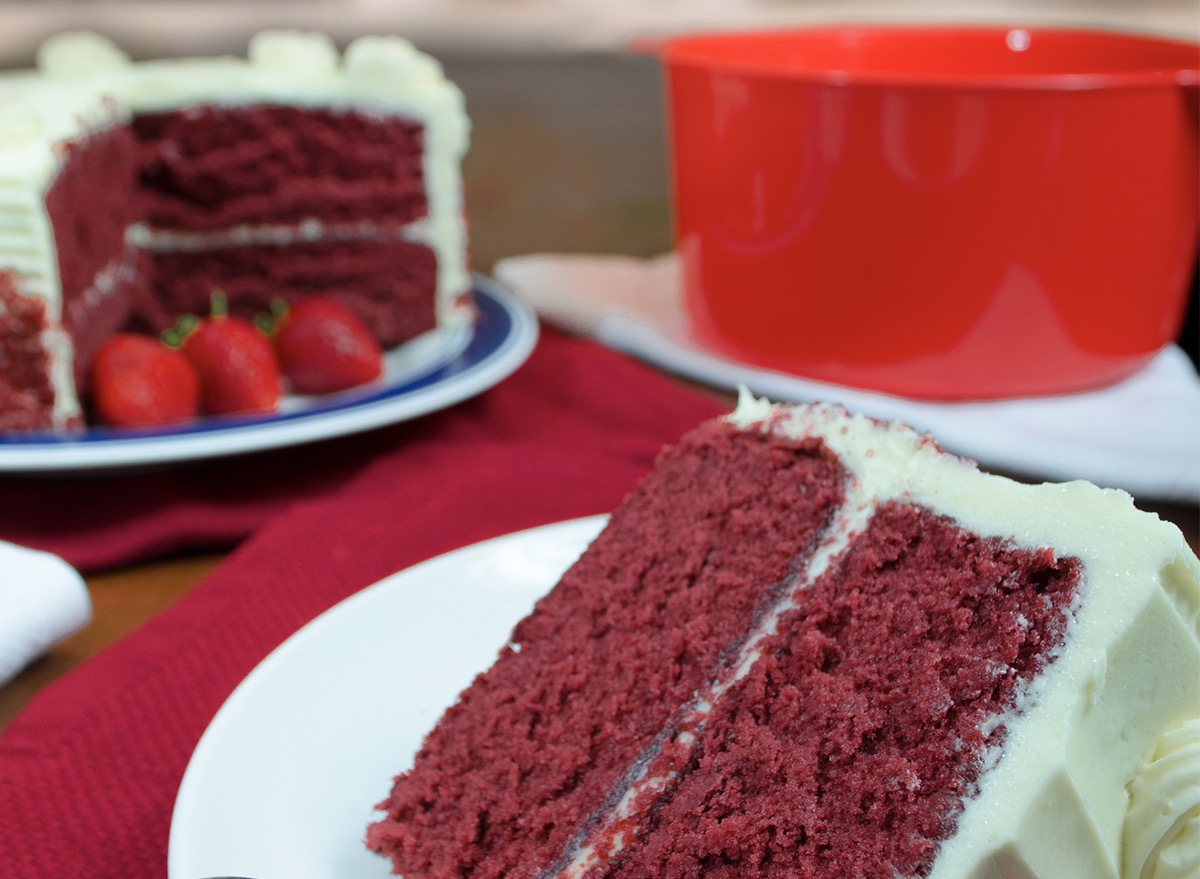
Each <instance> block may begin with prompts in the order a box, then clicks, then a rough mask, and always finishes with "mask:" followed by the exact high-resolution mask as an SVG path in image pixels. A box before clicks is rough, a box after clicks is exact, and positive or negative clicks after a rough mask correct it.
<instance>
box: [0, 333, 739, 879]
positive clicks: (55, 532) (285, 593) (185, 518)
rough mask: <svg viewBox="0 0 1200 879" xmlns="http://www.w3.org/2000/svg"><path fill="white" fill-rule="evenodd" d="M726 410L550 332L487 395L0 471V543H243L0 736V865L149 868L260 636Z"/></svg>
mask: <svg viewBox="0 0 1200 879" xmlns="http://www.w3.org/2000/svg"><path fill="white" fill-rule="evenodd" d="M723 408H724V407H723V406H722V405H721V404H719V403H718V402H716V401H714V400H712V399H709V398H707V397H704V396H700V395H698V394H695V393H692V392H690V391H687V390H685V389H683V388H681V387H680V386H679V385H677V384H675V383H673V382H671V381H669V380H667V379H665V378H663V377H662V376H660V375H658V374H656V373H653V372H651V371H650V370H648V369H646V368H644V367H642V366H639V365H637V364H635V363H633V362H632V361H629V360H626V359H624V358H622V357H620V356H619V355H616V354H613V353H611V352H608V351H606V350H603V349H600V348H598V347H596V346H594V345H592V344H590V343H586V342H579V341H575V340H570V339H567V338H564V337H561V336H557V335H554V334H550V333H548V334H545V335H544V336H543V338H542V340H541V342H539V345H538V348H537V350H536V351H535V353H534V355H533V357H532V358H531V360H530V362H529V363H528V364H526V365H525V366H524V367H522V368H521V369H520V370H519V371H518V372H517V374H516V375H515V376H513V377H512V378H510V379H509V380H507V381H505V382H504V383H502V384H501V385H500V386H498V387H497V388H494V389H493V390H491V391H489V392H487V393H486V394H484V395H482V396H481V397H479V398H476V399H475V400H472V401H469V402H467V403H464V404H462V405H459V406H457V407H455V408H453V409H451V410H448V411H446V412H443V413H439V414H437V415H433V416H428V417H426V418H423V419H420V420H418V421H415V422H412V423H410V424H407V425H399V426H397V427H395V428H390V429H387V430H382V431H376V432H374V433H373V434H371V435H369V436H366V437H360V438H358V439H354V440H343V441H339V442H333V443H323V444H321V445H319V446H314V447H311V448H307V449H298V450H292V451H290V452H281V453H272V454H269V455H261V456H255V457H253V458H250V459H246V460H239V461H231V462H224V463H214V464H210V465H205V466H203V467H198V468H194V469H190V470H186V471H172V472H164V473H158V474H147V475H144V476H139V477H113V478H105V479H92V480H61V481H42V482H35V481H32V480H6V481H5V482H4V483H3V484H2V485H0V497H4V498H5V501H6V502H5V510H4V511H3V512H2V513H0V536H2V537H5V538H7V539H15V540H17V541H19V542H24V543H26V544H32V545H37V546H42V547H45V548H48V549H51V550H53V551H55V552H59V553H61V554H62V555H64V556H65V557H67V558H68V559H70V560H72V561H74V562H76V563H77V564H80V565H83V566H85V567H91V566H102V565H108V564H115V563H117V562H120V561H128V560H131V559H134V558H140V557H144V556H146V555H150V554H156V553H162V552H166V551H168V550H171V549H178V548H182V547H196V546H219V545H225V544H228V543H229V542H231V541H235V540H238V539H239V538H242V537H244V536H245V535H247V534H249V535H250V536H249V537H248V539H245V540H244V542H242V543H241V545H240V546H238V548H237V549H236V550H235V551H234V552H233V554H232V555H231V556H230V557H229V559H228V560H227V561H225V562H224V563H223V564H222V565H221V566H220V567H219V568H217V570H216V571H215V572H214V573H213V574H212V575H211V576H210V577H209V578H208V579H206V580H205V581H204V582H203V583H201V584H200V585H199V586H197V587H196V588H195V589H194V590H193V591H192V592H190V593H189V594H188V595H187V596H186V597H185V598H184V599H183V600H182V601H181V602H180V603H178V604H177V605H176V606H174V607H173V608H171V609H170V610H168V611H166V612H165V613H163V614H162V615H160V616H159V617H157V618H155V619H154V620H152V621H151V622H150V623H149V624H147V625H146V626H145V627H143V628H142V629H141V630H139V631H138V632H136V633H134V634H133V635H131V636H129V637H127V638H126V639H124V640H123V641H121V642H119V643H118V644H117V645H115V646H114V647H112V648H110V649H109V650H107V651H105V652H104V653H102V654H101V655H100V656H98V657H96V658H95V659H93V660H91V661H90V662H88V663H86V664H85V665H83V666H82V667H80V668H79V669H77V670H76V671H74V672H72V673H71V674H69V675H67V676H66V677H65V678H63V679H62V680H61V681H59V682H58V683H56V684H55V685H52V686H51V687H49V688H47V689H46V690H44V691H43V692H42V693H40V694H39V696H38V697H37V698H36V699H35V700H34V701H33V702H31V703H30V705H29V706H28V707H27V708H26V709H25V711H24V712H23V713H22V714H21V715H20V716H19V717H18V718H17V719H16V721H14V722H13V724H12V725H11V726H10V727H9V729H8V730H7V731H6V733H5V734H4V736H3V737H0V876H6V877H7V876H12V877H21V879H36V877H43V876H44V877H55V879H58V877H64V876H72V877H73V876H88V877H120V879H142V877H156V879H161V877H163V876H165V875H166V852H167V839H168V830H169V824H170V815H171V809H172V806H173V803H174V797H175V791H176V788H177V787H178V784H179V781H180V779H181V777H182V775H183V771H184V769H185V767H186V765H187V761H188V758H189V756H190V754H191V751H192V748H193V747H194V746H195V744H196V741H197V740H198V739H199V737H200V735H201V733H202V732H203V731H204V728H205V726H206V725H207V723H208V721H209V720H210V719H211V717H212V715H213V714H214V713H215V712H216V710H217V709H218V708H219V707H220V705H221V703H222V702H223V701H224V700H225V698H226V697H227V696H228V695H229V693H230V692H231V691H232V690H233V688H234V687H235V686H236V685H237V684H238V682H239V681H240V680H241V679H242V678H243V677H244V676H245V675H246V674H247V673H249V672H250V670H251V669H252V668H253V667H254V666H255V665H256V664H257V663H258V662H259V661H260V660H261V659H262V658H263V657H264V656H266V654H267V653H269V652H270V651H271V650H272V649H273V648H274V647H275V646H277V645H278V644H279V643H280V642H282V641H283V640H284V639H285V638H287V637H288V636H289V635H290V634H291V633H292V632H294V631H295V630H296V629H298V628H299V627H300V626H301V625H303V624H304V623H305V622H307V621H308V620H310V619H312V618H313V617H314V616H316V615H317V614H319V613H321V612H322V611H324V610H326V609H327V608H328V607H330V606H331V605H333V604H334V603H336V602H338V601H340V600H341V599H343V598H345V597H347V596H348V595H350V594H351V593H353V592H355V591H357V590H358V589H361V588H363V587H365V586H367V585H369V584H371V583H373V582H375V581H376V580H379V579H381V578H382V577H385V576H387V575H388V574H391V573H392V572H394V571H396V570H399V569H401V568H404V567H406V566H408V565H411V564H413V563H415V562H418V561H421V560H423V559H426V558H429V557H431V556H433V555H436V554H438V553H441V552H445V551H447V550H450V549H454V548H456V547H459V546H464V545H466V544H469V543H472V542H475V541H478V540H482V539H485V538H489V537H494V536H497V535H500V534H504V533H507V532H510V531H514V530H518V529H521V528H527V527H532V526H534V525H539V524H545V523H548V522H553V521H557V520H561V519H567V518H572V517H575V516H582V515H587V514H592V513H597V512H606V511H608V510H611V509H612V508H613V507H614V506H616V505H617V504H618V503H619V502H620V500H621V498H622V497H623V496H624V495H625V493H626V492H628V490H629V489H630V488H632V487H633V485H634V483H635V482H636V481H637V480H638V479H639V478H640V477H641V476H642V475H643V474H644V473H645V472H646V471H647V470H648V469H649V467H650V465H651V463H652V460H653V458H654V456H655V455H656V454H657V453H658V451H659V450H660V449H661V447H662V446H663V445H664V444H665V443H669V442H672V441H674V440H675V439H677V438H678V437H679V436H680V435H681V434H682V433H683V432H684V431H686V430H687V429H689V428H691V427H692V426H694V425H695V424H697V423H699V422H700V421H701V420H703V419H705V418H708V417H711V416H713V415H715V414H718V413H719V412H720V411H722V410H723ZM9 498H18V499H19V500H16V501H14V503H19V504H32V512H31V513H30V515H29V517H28V518H24V517H22V516H21V515H17V514H15V513H14V512H13V509H12V508H11V507H9V506H8V500H9ZM56 508H58V515H57V516H56V515H55V511H56Z"/></svg>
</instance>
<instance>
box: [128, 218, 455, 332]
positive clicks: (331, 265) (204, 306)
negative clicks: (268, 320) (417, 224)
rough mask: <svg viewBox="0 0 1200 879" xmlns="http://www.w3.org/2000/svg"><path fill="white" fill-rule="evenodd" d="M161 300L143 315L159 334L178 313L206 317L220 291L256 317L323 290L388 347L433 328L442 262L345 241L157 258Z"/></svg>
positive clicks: (396, 247) (387, 246)
mask: <svg viewBox="0 0 1200 879" xmlns="http://www.w3.org/2000/svg"><path fill="white" fill-rule="evenodd" d="M151 259H152V261H153V269H152V270H151V276H152V277H153V279H154V297H153V302H154V303H156V304H155V305H154V306H152V308H151V309H149V310H147V311H145V312H144V313H143V315H142V321H141V323H142V324H144V325H145V327H146V328H148V329H150V330H152V331H154V332H159V331H161V330H164V329H166V328H167V327H169V326H171V324H173V323H174V322H175V318H176V317H177V316H178V315H180V314H207V313H208V310H209V301H210V299H211V298H212V293H213V291H214V290H220V291H221V292H222V293H223V294H224V295H225V298H226V300H227V301H228V303H229V310H230V313H231V314H235V315H238V316H239V317H245V318H248V319H251V318H253V317H254V315H256V314H266V313H269V312H270V311H271V304H272V302H273V301H275V300H276V299H278V300H282V301H283V302H286V303H291V302H295V301H297V300H299V299H302V298H303V297H305V296H309V295H312V294H314V293H319V294H321V295H323V296H330V297H332V298H334V299H337V300H338V301H340V302H341V303H342V304H343V305H345V306H346V307H347V308H349V309H350V310H351V311H353V312H354V313H355V314H356V315H357V316H358V317H359V318H360V319H361V320H362V321H363V322H364V323H366V324H367V326H369V327H371V329H372V332H373V333H374V334H375V336H376V338H377V339H378V341H379V342H380V344H382V345H383V346H384V347H385V348H386V347H391V346H393V345H397V344H399V343H401V342H404V341H407V340H408V339H411V338H413V337H414V336H417V335H419V334H421V333H423V332H425V331H426V330H430V329H432V328H433V327H434V326H435V324H436V321H437V316H436V314H435V313H434V299H433V290H434V287H435V285H436V284H437V258H436V256H435V255H434V253H433V251H431V250H430V249H429V248H428V247H425V246H424V245H421V244H415V243H413V242H409V241H401V240H399V239H395V240H390V241H387V240H384V241H344V242H321V243H312V244H293V245H289V246H287V247H270V246H265V247H228V248H222V249H219V250H209V251H200V252H194V253H193V252H186V251H176V252H166V253H156V254H154V255H153V256H152V257H151Z"/></svg>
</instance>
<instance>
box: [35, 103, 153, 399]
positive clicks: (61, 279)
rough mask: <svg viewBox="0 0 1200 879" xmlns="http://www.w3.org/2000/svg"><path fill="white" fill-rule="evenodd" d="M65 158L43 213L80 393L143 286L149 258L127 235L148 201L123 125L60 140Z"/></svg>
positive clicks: (48, 193) (130, 135)
mask: <svg viewBox="0 0 1200 879" xmlns="http://www.w3.org/2000/svg"><path fill="white" fill-rule="evenodd" d="M62 157H63V163H62V169H61V170H60V171H59V173H58V174H57V175H56V176H55V178H54V182H53V183H52V184H51V186H50V188H49V189H48V190H47V192H46V213H47V214H48V216H49V218H50V224H51V228H52V230H53V234H54V244H55V249H56V251H57V253H58V284H59V290H60V295H61V297H62V302H61V313H60V315H59V322H60V325H61V329H62V331H63V332H64V333H65V334H66V336H67V337H68V338H70V339H71V340H72V342H73V347H74V353H73V356H72V365H73V372H74V380H75V386H76V388H77V389H78V390H79V391H81V392H82V391H85V390H86V389H87V371H88V367H89V365H90V364H91V362H92V357H93V355H94V354H95V353H96V351H97V349H98V348H99V347H100V345H101V343H102V342H103V341H104V340H105V339H106V338H108V337H109V336H110V335H111V334H112V333H114V332H116V331H117V330H119V329H120V328H121V327H122V326H124V325H125V322H126V320H127V319H128V317H129V314H130V310H131V308H132V303H133V302H134V301H136V300H137V299H139V298H141V297H142V296H144V293H145V290H146V286H147V283H148V281H147V279H146V277H145V276H144V272H143V271H142V270H144V268H145V263H144V262H142V261H141V260H140V255H139V254H138V252H137V250H136V249H135V248H134V247H132V246H130V245H128V244H127V243H126V241H125V232H126V230H127V229H128V228H129V226H130V225H132V224H133V223H134V222H135V221H137V220H138V219H139V218H140V216H141V215H142V212H143V204H144V202H143V200H142V198H141V197H140V193H139V192H138V190H137V188H136V181H137V152H136V148H135V145H134V140H133V136H132V134H131V133H130V131H129V129H128V128H127V127H126V126H124V125H113V126H110V127H108V128H104V129H99V130H97V131H94V132H92V133H90V134H88V135H87V136H85V137H83V138H81V139H79V140H76V141H72V142H70V143H66V144H63V145H62Z"/></svg>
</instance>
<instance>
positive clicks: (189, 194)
mask: <svg viewBox="0 0 1200 879" xmlns="http://www.w3.org/2000/svg"><path fill="white" fill-rule="evenodd" d="M133 131H134V133H135V135H136V136H137V138H138V140H139V141H140V143H141V145H142V146H141V157H140V164H141V169H142V170H141V184H142V187H143V189H144V190H145V192H146V197H147V201H148V212H147V215H146V219H147V221H148V222H149V224H150V225H151V226H153V227H158V228H167V229H179V230H187V231H193V232H196V231H206V230H220V229H226V228H229V227H232V226H237V225H240V224H257V223H290V222H299V221H301V220H307V219H314V218H315V219H318V220H322V221H326V222H356V221H360V220H372V221H376V222H382V221H387V222H389V223H392V224H402V223H407V222H410V221H412V220H416V219H419V218H420V217H423V216H425V215H426V213H427V212H428V206H427V203H426V199H425V183H424V170H423V163H422V159H423V155H422V151H423V149H424V129H423V128H422V126H421V125H420V124H419V123H417V122H414V121H412V120H408V119H401V118H396V117H382V116H381V117H375V116H370V115H367V114H364V113H359V112H353V111H338V110H331V109H322V108H316V107H305V108H301V107H287V106H250V107H236V108H231V107H192V108H188V109H184V110H178V111H171V112H164V113H149V114H143V115H140V116H138V117H136V118H135V119H134V120H133Z"/></svg>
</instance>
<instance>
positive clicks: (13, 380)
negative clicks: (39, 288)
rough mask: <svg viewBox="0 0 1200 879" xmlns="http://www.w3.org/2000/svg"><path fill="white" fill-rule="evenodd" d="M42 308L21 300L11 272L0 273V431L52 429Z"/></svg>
mask: <svg viewBox="0 0 1200 879" xmlns="http://www.w3.org/2000/svg"><path fill="white" fill-rule="evenodd" d="M45 329H46V306H45V303H43V302H42V300H41V299H38V298H36V297H33V296H23V295H21V293H20V291H19V289H18V280H17V278H16V277H15V276H14V275H13V274H12V273H11V272H0V339H4V341H5V344H4V345H3V346H0V430H41V429H49V428H51V427H53V426H54V424H53V421H52V419H51V417H50V413H51V412H52V410H53V407H54V389H53V388H52V387H51V385H50V362H49V359H48V358H47V357H46V353H45V350H44V349H43V348H42V344H41V339H40V336H41V334H42V332H43V331H44V330H45Z"/></svg>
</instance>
